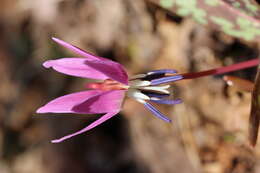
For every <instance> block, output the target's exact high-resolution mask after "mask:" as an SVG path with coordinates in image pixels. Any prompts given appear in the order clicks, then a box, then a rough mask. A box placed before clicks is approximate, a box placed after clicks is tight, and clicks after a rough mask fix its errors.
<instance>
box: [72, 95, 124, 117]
mask: <svg viewBox="0 0 260 173" xmlns="http://www.w3.org/2000/svg"><path fill="white" fill-rule="evenodd" d="M125 92H126V90H112V91H106V92H103V93H102V94H99V95H96V96H94V97H91V98H89V99H87V100H86V101H84V102H83V103H80V104H78V105H76V106H74V107H73V109H72V110H73V111H74V112H75V113H82V114H83V113H88V114H95V113H96V114H100V113H106V112H114V111H116V110H120V108H121V104H122V102H123V99H124V95H125Z"/></svg>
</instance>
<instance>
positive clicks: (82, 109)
mask: <svg viewBox="0 0 260 173" xmlns="http://www.w3.org/2000/svg"><path fill="white" fill-rule="evenodd" d="M52 39H53V40H54V41H55V42H57V43H58V44H60V45H62V46H64V47H65V48H68V49H70V50H71V51H73V52H74V53H76V54H78V55H79V56H80V57H76V58H61V59H57V60H49V61H46V62H44V63H43V66H44V67H46V68H50V67H52V68H53V69H54V70H56V71H58V72H60V73H64V74H67V75H71V76H77V77H83V78H91V79H97V80H101V81H102V82H96V83H89V84H87V85H86V87H87V88H89V89H90V90H86V91H82V92H77V93H72V94H68V95H65V96H62V97H59V98H56V99H54V100H52V101H50V102H49V103H47V104H46V105H44V106H42V107H41V108H39V109H38V110H37V113H76V114H104V115H103V116H101V117H100V118H99V119H98V120H96V121H95V122H93V123H91V124H90V125H88V126H87V127H85V128H83V129H82V130H80V131H78V132H75V133H73V134H70V135H67V136H64V137H62V138H60V139H56V140H53V141H52V142H53V143H58V142H62V141H64V140H66V139H68V138H71V137H73V136H76V135H78V134H81V133H84V132H86V131H88V130H90V129H92V128H94V127H96V126H98V125H100V124H101V123H103V122H105V121H106V120H108V119H110V118H112V117H113V116H115V115H116V114H117V113H118V112H119V111H120V109H121V105H122V102H123V100H124V97H125V96H128V97H131V98H134V99H135V100H137V101H138V102H140V103H142V104H143V105H144V106H145V107H146V108H147V109H148V110H149V111H151V112H152V113H153V114H154V115H155V116H157V117H158V118H160V119H162V120H164V121H166V122H171V120H170V119H169V118H168V117H166V116H165V115H163V114H162V113H161V112H160V111H158V110H157V109H156V108H155V107H154V106H153V105H152V104H151V102H154V103H160V104H178V103H181V100H180V99H176V100H171V99H167V97H169V96H170V92H169V91H168V90H167V89H168V88H169V87H170V85H162V84H165V83H168V82H173V81H176V80H180V79H182V78H183V77H182V75H176V74H175V73H176V71H175V70H170V69H163V70H154V71H150V72H147V73H145V74H139V75H136V76H133V77H131V78H129V77H128V75H127V73H126V71H125V69H124V67H123V66H122V65H121V64H119V63H117V62H114V61H111V60H109V59H106V58H102V57H97V56H94V55H91V54H90V53H87V52H85V51H83V50H81V49H79V48H77V47H75V46H73V45H71V44H69V43H66V42H64V41H62V40H59V39H57V38H52Z"/></svg>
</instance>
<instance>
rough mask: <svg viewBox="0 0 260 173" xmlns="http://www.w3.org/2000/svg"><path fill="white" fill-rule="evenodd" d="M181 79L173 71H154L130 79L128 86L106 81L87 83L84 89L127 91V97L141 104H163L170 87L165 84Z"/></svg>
mask: <svg viewBox="0 0 260 173" xmlns="http://www.w3.org/2000/svg"><path fill="white" fill-rule="evenodd" d="M182 78H183V77H182V76H181V75H178V74H176V71H175V70H168V69H166V70H154V71H150V72H147V73H145V74H138V75H135V76H133V77H131V78H130V79H129V84H128V85H124V84H122V83H119V82H117V81H115V80H112V79H106V80H104V81H103V82H96V83H89V84H87V85H86V87H87V88H91V89H99V90H103V91H110V90H127V96H128V97H131V98H133V99H135V100H137V101H139V102H141V103H145V102H146V101H147V100H150V101H154V102H160V101H161V102H165V100H163V99H165V98H166V97H168V96H170V92H169V88H170V85H165V83H169V82H173V81H177V80H181V79H182ZM162 100H163V101H162ZM166 104H167V103H166Z"/></svg>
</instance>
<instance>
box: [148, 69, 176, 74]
mask: <svg viewBox="0 0 260 173" xmlns="http://www.w3.org/2000/svg"><path fill="white" fill-rule="evenodd" d="M166 73H169V74H175V73H177V71H176V70H172V69H161V70H152V71H149V72H148V73H147V74H148V75H153V74H166Z"/></svg>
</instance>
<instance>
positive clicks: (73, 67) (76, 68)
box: [43, 58, 109, 80]
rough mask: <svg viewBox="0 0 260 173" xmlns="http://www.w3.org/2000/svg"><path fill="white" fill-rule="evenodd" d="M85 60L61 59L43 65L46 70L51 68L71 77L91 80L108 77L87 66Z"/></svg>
mask: <svg viewBox="0 0 260 173" xmlns="http://www.w3.org/2000/svg"><path fill="white" fill-rule="evenodd" d="M87 61H89V60H87V59H86V58H61V59H56V60H48V61H45V62H44V63H43V66H44V67H46V68H50V67H52V68H53V69H54V70H56V71H58V72H60V73H64V74H67V75H71V76H77V77H83V78H91V79H101V80H105V79H108V78H109V76H107V75H106V74H104V73H102V72H100V71H99V70H96V69H95V68H94V67H91V66H89V65H88V63H87Z"/></svg>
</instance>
